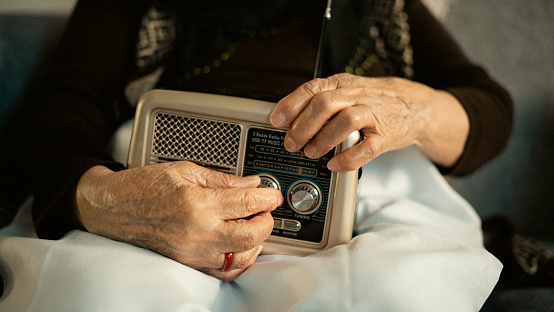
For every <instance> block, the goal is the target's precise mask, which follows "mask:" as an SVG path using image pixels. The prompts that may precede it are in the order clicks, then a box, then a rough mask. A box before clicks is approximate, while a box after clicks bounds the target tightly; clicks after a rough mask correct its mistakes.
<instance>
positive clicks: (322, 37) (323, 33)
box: [314, 0, 333, 79]
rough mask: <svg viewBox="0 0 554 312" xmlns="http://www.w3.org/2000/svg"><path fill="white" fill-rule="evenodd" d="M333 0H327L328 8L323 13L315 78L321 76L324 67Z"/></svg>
mask: <svg viewBox="0 0 554 312" xmlns="http://www.w3.org/2000/svg"><path fill="white" fill-rule="evenodd" d="M332 1H333V0H327V8H325V13H324V15H323V23H322V25H321V35H320V37H319V46H318V48H317V56H316V60H315V69H314V79H315V78H321V70H322V67H323V49H324V48H325V43H326V40H327V24H328V23H329V21H330V20H331V2H332Z"/></svg>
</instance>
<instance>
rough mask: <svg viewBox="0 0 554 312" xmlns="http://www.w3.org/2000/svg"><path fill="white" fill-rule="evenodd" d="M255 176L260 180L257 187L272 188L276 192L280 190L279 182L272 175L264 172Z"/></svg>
mask: <svg viewBox="0 0 554 312" xmlns="http://www.w3.org/2000/svg"><path fill="white" fill-rule="evenodd" d="M257 175H258V176H259V177H260V180H261V181H260V185H258V187H272V188H274V189H276V190H279V191H280V190H281V183H279V180H278V179H277V178H276V177H275V176H274V175H272V174H269V173H265V172H260V173H258V174H257Z"/></svg>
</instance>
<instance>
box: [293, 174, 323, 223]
mask: <svg viewBox="0 0 554 312" xmlns="http://www.w3.org/2000/svg"><path fill="white" fill-rule="evenodd" d="M287 201H288V204H289V207H290V208H291V209H292V210H294V211H295V212H297V213H299V214H303V215H307V214H312V213H314V212H316V211H317V210H318V209H319V208H320V206H321V202H322V201H323V196H322V192H321V189H320V188H319V186H318V185H317V184H316V183H314V182H312V181H310V180H298V181H295V182H294V183H292V184H291V185H290V186H289V189H288V192H287Z"/></svg>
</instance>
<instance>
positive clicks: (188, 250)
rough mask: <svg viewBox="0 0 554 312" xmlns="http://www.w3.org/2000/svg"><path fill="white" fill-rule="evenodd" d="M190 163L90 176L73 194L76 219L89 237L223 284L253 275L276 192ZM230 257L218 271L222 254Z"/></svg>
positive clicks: (99, 170) (278, 199) (96, 171)
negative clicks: (144, 251) (248, 271)
mask: <svg viewBox="0 0 554 312" xmlns="http://www.w3.org/2000/svg"><path fill="white" fill-rule="evenodd" d="M259 183H260V180H259V177H257V176H253V177H245V178H242V177H237V176H232V175H228V174H224V173H221V172H217V171H213V170H209V169H206V168H203V167H200V166H197V165H195V164H193V163H190V162H172V163H165V164H159V165H153V166H147V167H142V168H136V169H130V170H124V171H120V172H112V171H111V170H109V169H108V168H106V167H102V166H97V167H93V168H91V169H89V170H88V171H87V172H86V173H85V174H84V175H83V176H82V178H81V180H80V181H79V184H78V188H77V207H78V218H79V219H80V221H81V223H82V224H83V226H84V227H85V228H86V229H87V230H88V231H89V232H91V233H94V234H98V235H102V236H105V237H109V238H112V239H115V240H119V241H123V242H127V243H130V244H133V245H136V246H140V247H143V248H147V249H151V250H153V251H156V252H158V253H160V254H162V255H164V256H167V257H169V258H172V259H174V260H176V261H178V262H180V263H182V264H184V265H187V266H189V267H192V268H194V269H197V270H200V271H202V272H205V273H207V274H210V275H212V276H215V277H217V278H219V279H221V280H225V281H230V280H232V279H234V278H235V277H237V276H238V275H240V274H241V273H242V272H244V271H245V270H246V269H247V268H248V267H250V266H251V265H252V264H253V263H254V261H255V259H256V257H257V256H258V254H259V253H260V251H261V244H262V242H263V241H264V240H265V239H266V238H267V237H268V236H269V235H270V234H271V231H272V229H273V218H272V217H271V214H270V212H271V211H272V210H273V209H275V208H276V207H278V206H279V205H280V204H281V203H282V200H283V199H282V196H281V194H280V192H279V191H277V190H274V189H272V188H257V186H258V185H259ZM227 252H233V253H234V261H233V264H232V267H231V268H230V270H228V271H226V272H222V271H221V267H222V266H223V263H224V254H225V253H227Z"/></svg>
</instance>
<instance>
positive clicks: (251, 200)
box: [208, 188, 283, 220]
mask: <svg viewBox="0 0 554 312" xmlns="http://www.w3.org/2000/svg"><path fill="white" fill-rule="evenodd" d="M211 193H212V194H208V196H210V199H212V200H215V202H214V205H215V206H217V207H224V208H225V209H219V210H218V211H217V212H216V213H217V214H218V215H217V216H218V217H219V218H220V219H222V220H234V219H240V218H246V217H249V216H251V215H254V214H257V213H259V212H264V211H272V210H274V209H275V208H277V207H278V206H280V205H281V204H282V203H283V195H282V194H281V192H280V191H278V190H276V189H274V188H252V189H219V190H213V192H211Z"/></svg>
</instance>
